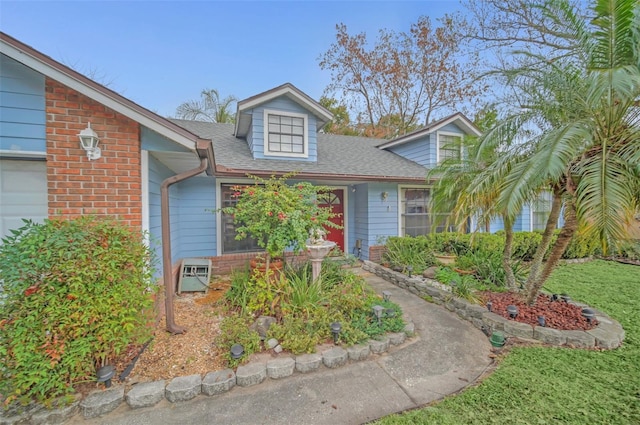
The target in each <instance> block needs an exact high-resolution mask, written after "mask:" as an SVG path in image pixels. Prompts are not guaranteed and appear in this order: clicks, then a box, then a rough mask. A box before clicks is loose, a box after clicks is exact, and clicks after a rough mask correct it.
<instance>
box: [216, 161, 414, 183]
mask: <svg viewBox="0 0 640 425" xmlns="http://www.w3.org/2000/svg"><path fill="white" fill-rule="evenodd" d="M287 173H291V170H290V171H264V170H261V171H256V170H248V169H247V170H243V169H238V168H228V167H224V166H220V165H219V166H216V176H217V177H246V176H247V174H251V175H252V176H258V177H267V178H268V177H270V176H273V175H276V176H281V175H284V174H287ZM425 174H426V169H425ZM301 177H304V178H308V179H316V180H337V181H344V180H353V181H378V182H379V181H380V180H381V179H382V180H384V181H387V182H409V181H410V182H425V181H426V176H425V177H402V176H369V175H364V174H323V173H309V172H299V173H297V174H296V178H301Z"/></svg>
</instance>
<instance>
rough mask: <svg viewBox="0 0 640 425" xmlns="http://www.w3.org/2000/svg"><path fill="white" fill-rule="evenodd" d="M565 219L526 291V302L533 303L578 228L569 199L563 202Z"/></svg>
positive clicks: (574, 210) (572, 205) (573, 208)
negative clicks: (545, 258) (538, 271)
mask: <svg viewBox="0 0 640 425" xmlns="http://www.w3.org/2000/svg"><path fill="white" fill-rule="evenodd" d="M564 217H565V221H564V226H562V230H561V231H560V234H559V235H558V239H556V242H555V243H554V244H553V248H552V249H551V253H550V254H549V258H547V262H546V263H545V265H544V269H542V272H541V273H540V276H539V277H538V278H537V279H536V281H535V283H534V284H533V285H532V287H531V290H530V291H529V292H528V293H527V304H530V305H531V304H533V302H534V301H535V299H536V296H537V295H538V292H539V291H540V289H541V288H542V286H543V285H544V283H545V282H546V281H547V279H548V278H549V275H550V274H551V272H552V271H553V269H554V268H555V267H556V265H558V261H560V258H562V254H564V252H565V251H566V250H567V247H568V246H569V243H570V242H571V239H572V238H573V235H574V234H575V233H576V230H577V229H578V219H577V218H576V207H575V204H574V203H573V201H569V202H567V203H566V204H565V215H564Z"/></svg>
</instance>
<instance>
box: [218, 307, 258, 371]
mask: <svg viewBox="0 0 640 425" xmlns="http://www.w3.org/2000/svg"><path fill="white" fill-rule="evenodd" d="M252 323H253V316H251V315H247V314H242V313H231V314H230V315H229V316H227V317H225V318H224V320H223V321H222V322H221V323H220V334H219V335H218V336H217V337H216V339H215V341H214V343H215V345H216V346H217V347H218V349H220V350H222V351H223V352H224V353H225V358H226V359H227V362H228V364H229V366H231V367H235V366H237V365H239V364H240V363H241V362H242V361H244V360H245V359H247V358H248V357H249V356H250V355H251V354H253V353H256V352H258V351H260V335H258V332H256V331H254V330H252V329H250V326H251V324H252ZM234 344H240V345H242V347H243V348H244V354H243V355H242V357H240V358H239V359H234V358H233V357H231V346H232V345H234Z"/></svg>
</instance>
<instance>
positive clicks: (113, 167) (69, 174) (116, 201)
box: [45, 78, 142, 228]
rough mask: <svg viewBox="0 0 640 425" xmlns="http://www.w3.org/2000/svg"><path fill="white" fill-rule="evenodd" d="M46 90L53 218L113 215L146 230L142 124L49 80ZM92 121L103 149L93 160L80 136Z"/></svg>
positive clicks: (50, 195) (50, 215) (51, 213)
mask: <svg viewBox="0 0 640 425" xmlns="http://www.w3.org/2000/svg"><path fill="white" fill-rule="evenodd" d="M45 91H46V113H47V182H48V193H49V217H51V218H53V217H63V218H71V217H77V216H79V215H85V214H98V215H110V216H115V217H117V218H118V219H119V220H121V221H123V222H124V223H125V224H128V225H129V226H132V227H136V228H141V227H142V195H141V193H142V191H141V189H142V186H141V170H140V132H139V125H138V124H137V123H136V122H135V121H132V120H130V119H129V118H127V117H125V116H123V115H120V114H118V113H117V112H115V111H113V110H111V109H109V108H107V107H105V106H104V105H102V104H100V103H98V102H96V101H94V100H91V99H89V98H87V97H86V96H84V95H82V94H80V93H78V92H76V91H74V90H72V89H70V88H68V87H66V86H64V85H62V84H60V83H58V82H57V81H54V80H51V79H49V78H47V80H46V89H45ZM88 122H91V128H92V129H93V130H94V131H95V132H96V133H97V134H98V137H99V138H100V144H99V147H100V149H102V157H101V158H100V159H97V160H94V161H89V159H88V158H87V155H86V153H85V151H84V150H83V149H82V147H81V146H80V141H79V139H78V133H80V131H82V130H83V129H85V128H86V127H87V123H88Z"/></svg>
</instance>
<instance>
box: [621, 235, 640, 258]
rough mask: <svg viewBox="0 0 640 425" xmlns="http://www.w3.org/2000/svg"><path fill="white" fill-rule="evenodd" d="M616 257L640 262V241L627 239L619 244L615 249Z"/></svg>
mask: <svg viewBox="0 0 640 425" xmlns="http://www.w3.org/2000/svg"><path fill="white" fill-rule="evenodd" d="M615 252H616V255H618V256H620V257H622V258H627V259H629V260H640V240H639V239H636V240H633V239H627V240H624V241H620V242H618V244H617V246H616V248H615Z"/></svg>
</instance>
